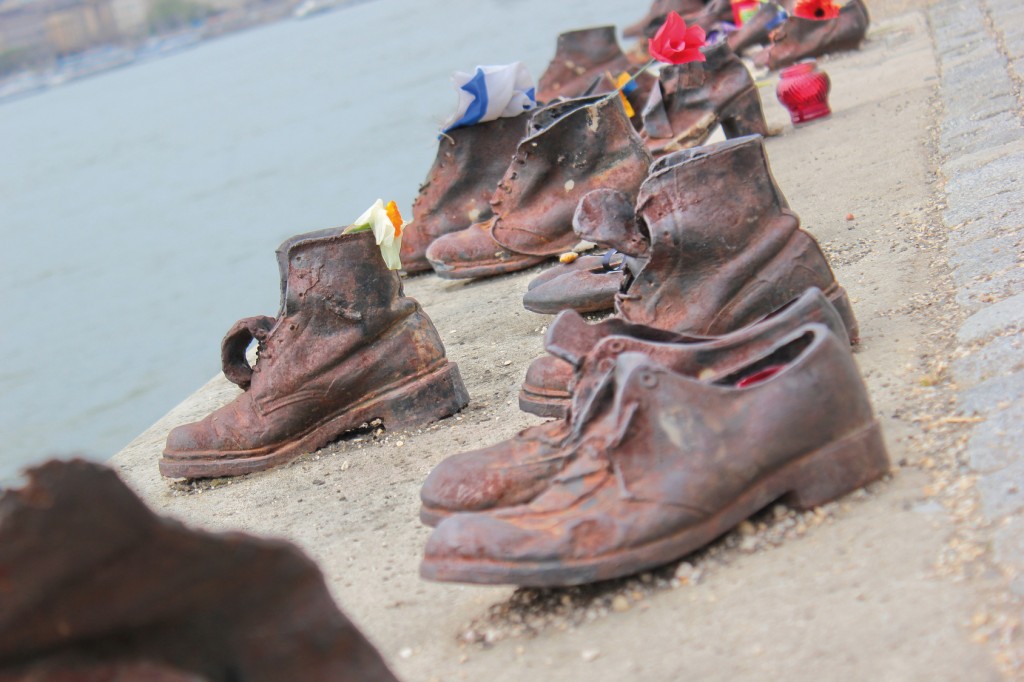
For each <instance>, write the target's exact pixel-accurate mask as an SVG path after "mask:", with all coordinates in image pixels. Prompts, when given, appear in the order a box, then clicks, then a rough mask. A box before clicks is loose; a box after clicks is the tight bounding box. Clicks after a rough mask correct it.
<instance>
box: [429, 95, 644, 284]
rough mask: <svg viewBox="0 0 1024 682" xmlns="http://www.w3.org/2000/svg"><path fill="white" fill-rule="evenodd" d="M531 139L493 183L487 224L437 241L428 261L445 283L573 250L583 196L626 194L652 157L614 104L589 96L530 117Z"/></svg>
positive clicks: (615, 101) (634, 188)
mask: <svg viewBox="0 0 1024 682" xmlns="http://www.w3.org/2000/svg"><path fill="white" fill-rule="evenodd" d="M529 130H530V135H529V136H528V137H526V138H524V139H523V140H522V141H521V142H520V143H519V147H518V149H517V150H516V154H515V156H514V157H513V159H512V163H511V165H510V166H509V167H508V170H507V171H506V172H505V176H504V177H503V178H502V179H501V182H499V183H498V186H497V189H496V190H495V192H494V196H493V197H492V198H491V208H492V210H493V211H494V217H493V218H491V220H490V221H487V222H484V223H477V224H475V225H472V226H470V227H468V228H466V229H465V230H462V231H459V232H452V233H451V234H447V235H444V236H443V237H440V238H439V239H437V240H436V241H434V243H433V244H431V245H430V247H429V248H428V249H427V259H428V260H429V261H430V264H431V266H433V268H434V270H435V271H436V272H437V274H438V275H440V276H441V277H444V278H447V279H464V278H471V277H490V276H492V275H498V274H502V273H506V272H514V271H517V270H523V269H525V268H528V267H530V266H531V265H535V264H537V263H540V262H542V261H544V260H545V259H547V258H549V257H551V256H556V255H558V254H560V253H562V252H564V251H567V250H568V249H570V248H572V246H574V245H575V244H576V242H577V241H579V240H578V238H577V237H576V235H575V234H574V233H573V230H572V216H573V212H574V211H575V209H576V205H577V204H578V203H579V201H580V199H581V198H582V197H583V195H585V194H586V193H587V192H589V191H591V190H594V189H598V188H616V189H620V190H622V191H625V192H628V193H633V192H636V191H637V188H639V186H640V183H642V182H643V180H644V178H645V177H646V176H647V169H648V167H649V166H650V162H651V156H650V154H649V153H648V152H647V150H646V149H645V147H644V143H643V140H641V139H640V136H639V135H638V134H637V132H636V131H635V130H634V129H633V126H632V125H631V124H630V122H629V118H628V117H627V116H626V112H625V110H624V109H623V106H622V102H621V100H620V98H619V97H617V96H611V97H609V96H606V95H594V96H590V97H581V98H577V99H573V100H568V101H565V102H558V103H555V104H551V105H548V106H546V107H543V108H541V109H538V110H536V111H535V112H534V114H533V116H532V118H531V119H530V129H529Z"/></svg>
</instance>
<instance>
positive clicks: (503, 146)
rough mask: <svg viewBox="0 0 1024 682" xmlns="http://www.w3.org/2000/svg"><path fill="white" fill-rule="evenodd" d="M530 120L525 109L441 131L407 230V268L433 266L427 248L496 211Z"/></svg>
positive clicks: (404, 243) (404, 253) (404, 245)
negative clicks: (495, 197)
mask: <svg viewBox="0 0 1024 682" xmlns="http://www.w3.org/2000/svg"><path fill="white" fill-rule="evenodd" d="M529 119H530V114H529V113H522V114H520V115H519V116H515V117H507V118H499V119H496V120H494V121H487V122H485V123H477V124H475V125H471V126H462V127H460V128H455V129H454V130H450V131H448V132H447V133H445V134H443V135H441V139H440V141H439V143H438V146H437V157H436V158H435V159H434V165H433V166H431V168H430V172H429V173H427V179H426V180H425V181H424V182H423V184H422V185H421V186H420V191H419V194H418V195H417V196H416V200H415V201H414V202H413V204H412V215H413V220H412V222H410V223H409V224H408V225H407V226H406V228H405V232H404V233H403V234H402V253H401V257H402V269H403V270H405V271H406V272H408V273H410V274H411V273H416V272H423V271H426V270H430V262H429V261H427V256H426V253H427V247H428V246H430V243H431V242H432V241H434V240H435V239H437V238H438V237H440V236H441V235H443V234H448V233H449V232H456V231H458V230H462V229H465V228H467V227H469V226H470V225H472V224H473V223H476V222H479V221H481V220H487V219H488V218H489V217H490V216H491V207H490V204H489V203H488V202H490V200H491V195H492V194H493V193H494V187H495V185H497V184H498V181H499V180H501V176H502V175H504V174H505V169H506V168H508V164H509V161H511V160H512V155H513V154H515V152H516V145H518V144H519V140H521V139H523V137H524V136H525V135H526V124H527V123H528V122H529Z"/></svg>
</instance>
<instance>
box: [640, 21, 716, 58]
mask: <svg viewBox="0 0 1024 682" xmlns="http://www.w3.org/2000/svg"><path fill="white" fill-rule="evenodd" d="M704 38H705V36H704V29H702V28H701V27H700V26H691V27H690V28H686V22H685V21H683V19H682V17H680V16H679V14H678V13H676V12H669V13H668V17H667V18H666V19H665V23H664V24H662V25H661V28H659V29H658V32H657V33H655V34H654V37H653V38H651V39H650V40H649V41H647V51H648V52H650V53H651V56H652V57H654V58H655V59H657V60H658V61H659V62H665V63H666V64H686V63H687V62H703V61H707V58H706V57H704V54H703V53H702V52H701V51H700V48H702V47H704Z"/></svg>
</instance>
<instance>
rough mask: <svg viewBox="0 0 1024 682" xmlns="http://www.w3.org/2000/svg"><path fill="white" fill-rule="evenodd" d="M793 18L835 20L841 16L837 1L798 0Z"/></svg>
mask: <svg viewBox="0 0 1024 682" xmlns="http://www.w3.org/2000/svg"><path fill="white" fill-rule="evenodd" d="M793 16H795V17H800V18H801V19H822V20H823V19H835V18H836V17H838V16H839V5H837V4H836V3H835V0H796V7H794V8H793Z"/></svg>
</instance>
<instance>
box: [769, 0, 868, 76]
mask: <svg viewBox="0 0 1024 682" xmlns="http://www.w3.org/2000/svg"><path fill="white" fill-rule="evenodd" d="M870 24H871V18H870V17H869V16H868V9H867V7H866V6H865V5H864V2H863V0H850V1H849V2H847V3H846V4H845V5H843V7H842V8H841V9H840V10H839V16H837V17H836V18H834V19H821V20H819V19H805V18H803V17H798V16H790V17H789V19H787V20H786V22H785V23H784V24H782V26H780V27H779V28H777V29H775V31H774V33H773V34H772V42H771V45H769V46H768V47H767V48H765V49H764V50H761V51H760V52H758V53H757V54H756V55H754V63H755V64H757V65H758V66H764V67H767V68H769V69H780V68H782V67H784V66H789V65H790V64H794V63H796V62H798V61H800V60H801V59H809V58H812V57H820V56H822V55H826V54H831V53H833V52H845V51H849V50H856V49H858V48H859V47H860V44H861V43H862V42H863V41H864V37H865V36H866V35H867V32H868V26H869V25H870Z"/></svg>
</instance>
